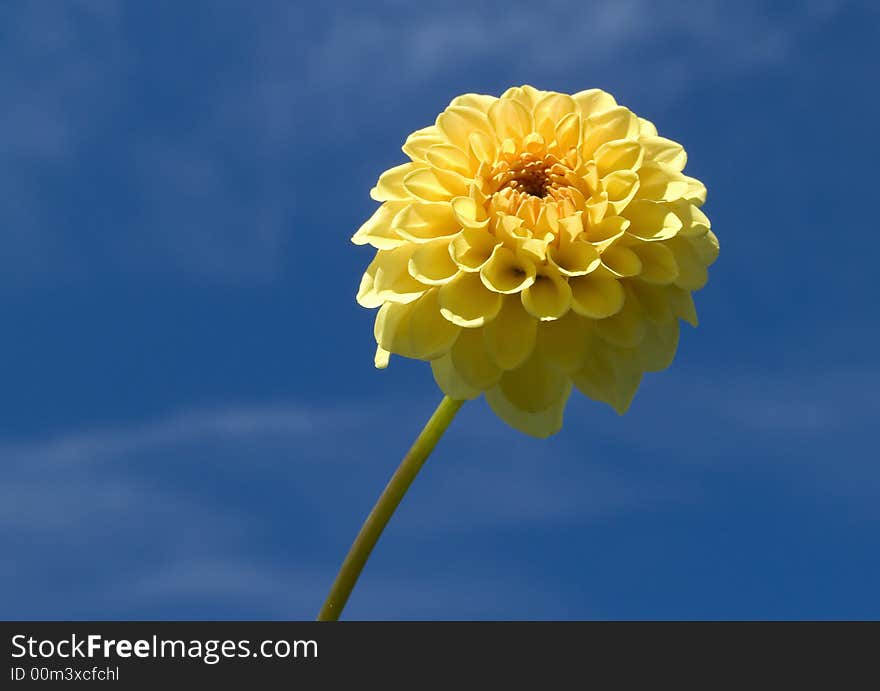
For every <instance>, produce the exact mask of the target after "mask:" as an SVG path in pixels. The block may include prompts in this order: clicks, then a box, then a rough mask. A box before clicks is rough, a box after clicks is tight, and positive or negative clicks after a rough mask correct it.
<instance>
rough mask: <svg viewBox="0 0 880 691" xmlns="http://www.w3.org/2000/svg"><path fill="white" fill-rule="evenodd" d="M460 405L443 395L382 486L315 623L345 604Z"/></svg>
mask: <svg viewBox="0 0 880 691" xmlns="http://www.w3.org/2000/svg"><path fill="white" fill-rule="evenodd" d="M462 403H464V401H456V400H453V399H451V398H449V397H448V396H445V397H444V398H443V400H442V401H440V405H438V406H437V410H435V411H434V414H433V415H432V416H431V419H430V420H428V423H427V424H426V425H425V427H424V429H423V430H422V431H421V433H420V434H419V436H418V438H417V439H416V440H415V443H414V444H413V445H412V447H411V448H410V450H409V451H408V452H407V454H406V456H404V457H403V460H402V461H401V462H400V465H399V466H398V468H397V470H396V471H394V475H392V476H391V480H389V481H388V484H387V485H386V486H385V490H384V491H383V492H382V495H381V496H380V497H379V501H377V502H376V505H375V506H374V507H373V510H372V511H370V515H369V516H367V520H366V521H364V524H363V525H362V526H361V530H360V532H359V533H358V536H357V537H356V538H355V540H354V543H353V544H352V546H351V549H350V550H348V554H347V555H346V557H345V561H343V562H342V567H341V568H340V569H339V573H338V574H336V580H335V581H333V586H332V587H331V588H330V594H329V595H328V596H327V599H326V600H325V601H324V606H323V607H321V611H320V612H319V613H318V621H336V620H337V619H339V615H340V614H342V608H343V607H345V603H346V602H348V597H349V595H351V591H352V589H353V588H354V586H355V583H357V579H358V576H360V575H361V571H362V570H363V568H364V564H366V563H367V559H369V558H370V553H371V552H372V551H373V548H374V547H375V546H376V542H377V541H378V540H379V536H380V535H382V531H383V530H385V526H386V525H388V521H389V520H391V516H392V515H394V511H395V510H396V509H397V506H398V504H400V501H401V500H402V499H403V495H404V494H406V491H407V490H408V489H409V486H410V485H411V484H412V481H413V480H415V477H416V475H417V474H418V472H419V470H421V469H422V466H423V465H424V463H425V461H426V460H427V459H428V456H429V455H430V454H431V452H432V451H433V450H434V447H435V446H436V445H437V442H438V441H440V437H442V436H443V433H444V432H445V431H446V428H447V427H449V423H450V422H452V418H454V417H455V414H456V413H457V412H458V410H459V408H461V406H462Z"/></svg>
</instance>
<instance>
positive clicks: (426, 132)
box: [403, 125, 445, 162]
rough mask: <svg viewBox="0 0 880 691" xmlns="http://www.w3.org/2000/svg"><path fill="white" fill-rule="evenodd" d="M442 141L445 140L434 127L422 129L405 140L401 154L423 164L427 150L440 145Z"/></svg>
mask: <svg viewBox="0 0 880 691" xmlns="http://www.w3.org/2000/svg"><path fill="white" fill-rule="evenodd" d="M444 141H445V138H444V137H443V135H442V134H441V133H440V130H438V129H437V127H436V126H434V125H431V126H430V127H423V128H422V129H420V130H416V131H415V132H413V133H412V134H411V135H409V136H408V137H407V138H406V143H404V145H403V153H405V154H406V155H407V156H409V157H410V158H411V159H412V160H413V161H419V162H424V161H425V155H426V154H427V152H428V149H430V148H431V147H432V146H434V145H435V144H442V143H443V142H444Z"/></svg>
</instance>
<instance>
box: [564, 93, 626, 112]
mask: <svg viewBox="0 0 880 691" xmlns="http://www.w3.org/2000/svg"><path fill="white" fill-rule="evenodd" d="M572 99H574V102H575V103H576V104H577V107H578V110H579V111H580V113H581V116H582V117H585V118H586V117H589V116H591V115H599V114H600V113H604V112H607V111H609V110H611V109H612V108H616V107H617V101H615V100H614V96H612V95H611V94H609V93H608V92H607V91H602V89H587V90H586V91H578V92H577V93H576V94H574V95H573V96H572Z"/></svg>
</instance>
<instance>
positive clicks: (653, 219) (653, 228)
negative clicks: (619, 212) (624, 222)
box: [623, 199, 682, 241]
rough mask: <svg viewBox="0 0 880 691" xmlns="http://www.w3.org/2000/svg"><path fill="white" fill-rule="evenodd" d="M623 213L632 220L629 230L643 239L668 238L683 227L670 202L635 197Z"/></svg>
mask: <svg viewBox="0 0 880 691" xmlns="http://www.w3.org/2000/svg"><path fill="white" fill-rule="evenodd" d="M623 215H624V216H625V217H626V218H627V219H629V221H630V225H629V227H628V228H627V232H628V233H629V234H630V235H632V236H634V237H637V238H639V239H641V240H649V241H650V240H668V239H669V238H672V237H675V236H676V235H677V234H678V232H679V231H680V230H681V228H682V222H681V219H680V218H679V216H678V214H676V213H675V212H674V207H673V206H670V205H669V204H664V203H658V202H653V201H649V200H645V199H635V200H633V201H632V202H631V203H630V204H629V205H628V206H627V207H626V209H625V210H624V211H623Z"/></svg>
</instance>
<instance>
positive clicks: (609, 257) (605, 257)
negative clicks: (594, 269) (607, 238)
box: [602, 244, 642, 278]
mask: <svg viewBox="0 0 880 691" xmlns="http://www.w3.org/2000/svg"><path fill="white" fill-rule="evenodd" d="M602 264H603V266H605V268H606V269H608V270H609V271H610V272H611V273H612V274H614V275H615V276H616V277H618V278H623V277H626V276H638V275H639V273H640V272H641V270H642V261H641V260H640V259H639V255H637V254H636V253H635V252H633V251H632V250H631V249H630V248H629V247H625V246H623V245H620V244H616V245H611V246H610V247H608V248H606V249H605V250H604V251H603V252H602Z"/></svg>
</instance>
